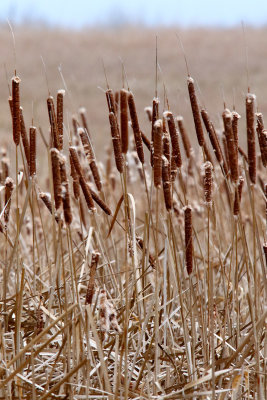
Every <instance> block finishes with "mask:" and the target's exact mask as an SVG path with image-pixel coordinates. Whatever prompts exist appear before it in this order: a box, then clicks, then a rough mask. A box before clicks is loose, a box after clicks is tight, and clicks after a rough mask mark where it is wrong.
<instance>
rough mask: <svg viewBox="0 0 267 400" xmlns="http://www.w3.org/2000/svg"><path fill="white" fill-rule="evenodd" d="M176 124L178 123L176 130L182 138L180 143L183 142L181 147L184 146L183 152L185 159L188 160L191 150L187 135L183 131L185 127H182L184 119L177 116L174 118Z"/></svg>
mask: <svg viewBox="0 0 267 400" xmlns="http://www.w3.org/2000/svg"><path fill="white" fill-rule="evenodd" d="M176 120H177V123H178V128H179V131H180V134H181V137H182V141H183V146H184V150H185V154H186V157H187V158H190V150H191V148H192V146H191V143H190V140H189V137H188V134H187V132H186V130H185V126H184V119H183V117H181V116H178V117H177V118H176Z"/></svg>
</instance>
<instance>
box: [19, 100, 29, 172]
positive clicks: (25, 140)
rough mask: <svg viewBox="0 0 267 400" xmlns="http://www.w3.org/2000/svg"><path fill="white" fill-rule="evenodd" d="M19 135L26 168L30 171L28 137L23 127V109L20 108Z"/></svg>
mask: <svg viewBox="0 0 267 400" xmlns="http://www.w3.org/2000/svg"><path fill="white" fill-rule="evenodd" d="M20 129H21V130H20V133H21V139H22V144H23V148H24V153H25V157H26V161H27V165H28V168H29V169H30V145H29V140H28V135H27V131H26V127H25V122H24V117H23V108H22V107H20Z"/></svg>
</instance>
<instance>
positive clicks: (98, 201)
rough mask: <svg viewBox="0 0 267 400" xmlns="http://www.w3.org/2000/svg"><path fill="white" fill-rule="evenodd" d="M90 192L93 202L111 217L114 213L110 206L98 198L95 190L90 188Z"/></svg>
mask: <svg viewBox="0 0 267 400" xmlns="http://www.w3.org/2000/svg"><path fill="white" fill-rule="evenodd" d="M90 192H91V195H92V198H93V200H94V201H95V202H96V203H97V204H98V205H99V207H100V208H102V210H103V211H104V212H105V213H106V214H107V215H111V214H112V213H111V210H110V208H109V206H108V205H107V204H106V203H105V202H104V201H103V200H102V199H101V198H100V197H99V196H98V194H97V193H96V192H94V190H93V189H91V188H90Z"/></svg>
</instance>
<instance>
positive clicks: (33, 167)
mask: <svg viewBox="0 0 267 400" xmlns="http://www.w3.org/2000/svg"><path fill="white" fill-rule="evenodd" d="M36 132H37V130H36V127H35V126H31V127H30V171H29V172H30V176H31V177H32V176H33V175H36Z"/></svg>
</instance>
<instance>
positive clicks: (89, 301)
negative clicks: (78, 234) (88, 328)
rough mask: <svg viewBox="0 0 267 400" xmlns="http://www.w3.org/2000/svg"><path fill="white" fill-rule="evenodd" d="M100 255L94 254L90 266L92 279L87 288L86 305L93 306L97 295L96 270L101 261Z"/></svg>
mask: <svg viewBox="0 0 267 400" xmlns="http://www.w3.org/2000/svg"><path fill="white" fill-rule="evenodd" d="M99 257H100V253H98V252H93V253H92V261H91V265H90V278H89V282H88V286H87V292H86V298H85V304H92V300H93V296H94V293H95V274H96V268H97V264H98V261H99Z"/></svg>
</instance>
